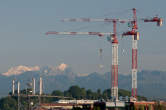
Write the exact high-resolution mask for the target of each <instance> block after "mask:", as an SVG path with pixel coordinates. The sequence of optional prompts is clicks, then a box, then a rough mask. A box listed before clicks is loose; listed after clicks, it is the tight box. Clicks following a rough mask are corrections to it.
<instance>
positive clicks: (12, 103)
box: [0, 97, 17, 110]
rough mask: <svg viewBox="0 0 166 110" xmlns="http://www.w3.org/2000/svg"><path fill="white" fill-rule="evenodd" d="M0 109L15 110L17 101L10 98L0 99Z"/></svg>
mask: <svg viewBox="0 0 166 110" xmlns="http://www.w3.org/2000/svg"><path fill="white" fill-rule="evenodd" d="M0 108H1V109H2V110H16V109H17V101H16V100H15V99H14V98H12V97H6V98H2V99H1V100H0Z"/></svg>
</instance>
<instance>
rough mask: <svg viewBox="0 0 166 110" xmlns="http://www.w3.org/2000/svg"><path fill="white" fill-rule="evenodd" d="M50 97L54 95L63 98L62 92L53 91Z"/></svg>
mask: <svg viewBox="0 0 166 110" xmlns="http://www.w3.org/2000/svg"><path fill="white" fill-rule="evenodd" d="M51 95H54V96H64V94H63V92H61V91H59V90H55V91H53V92H52V94H51Z"/></svg>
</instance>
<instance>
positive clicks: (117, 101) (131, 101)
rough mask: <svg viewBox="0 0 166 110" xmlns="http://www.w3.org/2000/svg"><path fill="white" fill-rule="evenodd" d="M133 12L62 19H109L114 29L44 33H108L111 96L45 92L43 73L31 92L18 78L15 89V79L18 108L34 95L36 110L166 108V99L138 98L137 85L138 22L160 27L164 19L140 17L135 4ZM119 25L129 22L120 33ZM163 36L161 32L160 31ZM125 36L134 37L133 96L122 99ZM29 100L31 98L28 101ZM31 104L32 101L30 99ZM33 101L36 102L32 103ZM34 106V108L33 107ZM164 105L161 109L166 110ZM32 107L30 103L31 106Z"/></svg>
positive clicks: (96, 34) (132, 46) (14, 94)
mask: <svg viewBox="0 0 166 110" xmlns="http://www.w3.org/2000/svg"><path fill="white" fill-rule="evenodd" d="M131 12H132V14H133V16H132V17H131V19H126V18H124V19H120V18H65V19H63V20H62V21H63V22H82V23H83V22H88V23H90V22H106V23H111V24H112V25H113V30H112V32H76V31H72V32H66V31H65V32H58V31H48V32H46V33H45V35H46V37H47V38H48V37H49V35H55V37H56V36H57V35H70V36H79V35H86V36H97V37H100V38H105V37H107V40H108V42H110V43H111V46H112V59H111V61H112V62H111V64H110V65H111V67H110V68H111V70H110V74H111V77H110V79H111V82H110V83H111V87H110V88H111V90H110V91H111V92H110V93H109V94H110V96H111V97H109V98H108V99H107V100H101V99H98V100H88V99H81V100H76V99H70V98H69V99H68V97H59V96H53V95H46V94H43V90H42V88H43V82H42V77H40V79H39V81H40V83H39V93H36V82H35V78H33V79H32V85H31V91H30V94H29V95H26V94H21V93H20V82H19V81H17V93H15V92H16V90H15V85H16V82H15V80H13V81H12V94H11V96H14V97H17V98H18V110H20V104H19V103H20V97H29V98H33V97H36V98H38V101H39V103H38V105H37V106H35V107H34V108H33V110H157V109H156V107H157V105H162V106H163V107H165V108H164V109H165V110H166V102H164V101H157V102H156V101H152V100H151V101H148V100H138V94H139V89H137V72H138V71H139V70H138V65H139V61H138V57H139V55H138V45H139V37H140V38H141V39H144V36H140V33H139V27H138V25H139V23H140V22H142V23H155V25H156V26H158V27H160V26H162V24H163V19H162V18H160V17H158V16H154V17H151V18H146V17H145V18H144V17H141V18H137V14H136V13H137V10H136V8H133V9H132V10H131ZM117 24H118V26H120V25H122V24H129V27H126V28H127V29H128V28H129V30H128V31H127V32H122V33H120V34H119V33H118V32H117V30H118V27H117ZM159 36H160V34H159ZM126 37H129V38H130V39H132V40H131V41H132V43H131V44H132V45H131V46H130V47H131V49H130V50H131V54H132V57H131V58H130V59H131V63H129V64H130V65H131V70H130V72H131V73H130V75H131V78H132V79H131V81H132V83H131V85H130V86H131V97H129V98H128V99H125V100H124V99H122V98H120V97H119V95H118V93H119V92H118V90H119V88H118V86H119V85H118V74H119V68H118V66H119V64H118V62H119V58H118V53H119V50H118V46H119V38H122V40H123V39H125V38H126ZM102 51H103V50H102V49H100V50H99V52H100V54H102ZM100 68H102V65H100ZM42 97H47V98H49V97H52V98H53V97H56V98H60V100H59V101H57V102H54V103H46V102H44V101H41V98H42ZM29 103H30V102H29ZM30 104H31V103H30ZM32 105H33V103H32ZM31 109H32V108H31ZM164 109H162V110H164ZM29 110H30V107H29Z"/></svg>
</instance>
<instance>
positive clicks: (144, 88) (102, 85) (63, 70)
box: [0, 64, 166, 99]
mask: <svg viewBox="0 0 166 110" xmlns="http://www.w3.org/2000/svg"><path fill="white" fill-rule="evenodd" d="M18 67H19V66H18ZM27 68H28V67H26V70H27V71H24V70H22V69H21V70H20V69H18V68H17V67H15V69H17V70H19V71H22V73H19V74H16V73H18V72H16V71H15V74H14V73H12V71H11V69H10V72H9V71H8V74H7V75H5V73H3V74H0V87H1V89H0V94H1V96H4V95H7V93H8V92H9V91H11V88H12V80H13V79H15V80H16V81H20V82H21V89H25V88H27V87H28V86H27V83H29V82H31V81H32V77H34V78H35V79H36V89H37V91H38V90H39V89H38V88H39V87H38V85H39V77H40V76H41V77H42V78H43V84H44V86H43V90H44V92H45V93H50V92H52V91H53V90H61V91H64V90H67V89H68V88H69V87H70V86H71V85H78V86H80V87H83V88H86V89H92V90H94V91H96V90H97V89H101V90H104V89H108V88H110V85H111V80H110V79H111V75H110V73H109V72H107V73H105V74H100V73H96V72H94V73H90V74H87V75H78V74H77V73H74V72H73V70H72V69H71V68H70V67H68V65H66V64H61V65H59V66H57V67H49V66H46V67H42V68H38V67H36V68H35V69H27ZM6 73H7V72H6ZM10 74H12V75H10ZM137 79H138V94H139V95H142V96H146V97H149V98H162V99H166V94H165V91H166V83H165V80H166V72H164V71H148V70H142V71H140V72H138V76H137ZM118 80H119V82H118V83H119V88H121V89H126V90H131V75H130V74H128V75H124V74H119V79H118ZM16 87H17V85H16Z"/></svg>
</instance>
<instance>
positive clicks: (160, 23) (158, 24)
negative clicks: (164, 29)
mask: <svg viewBox="0 0 166 110" xmlns="http://www.w3.org/2000/svg"><path fill="white" fill-rule="evenodd" d="M162 25H163V19H162V18H159V20H158V21H157V26H160V27H161V26H162Z"/></svg>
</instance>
